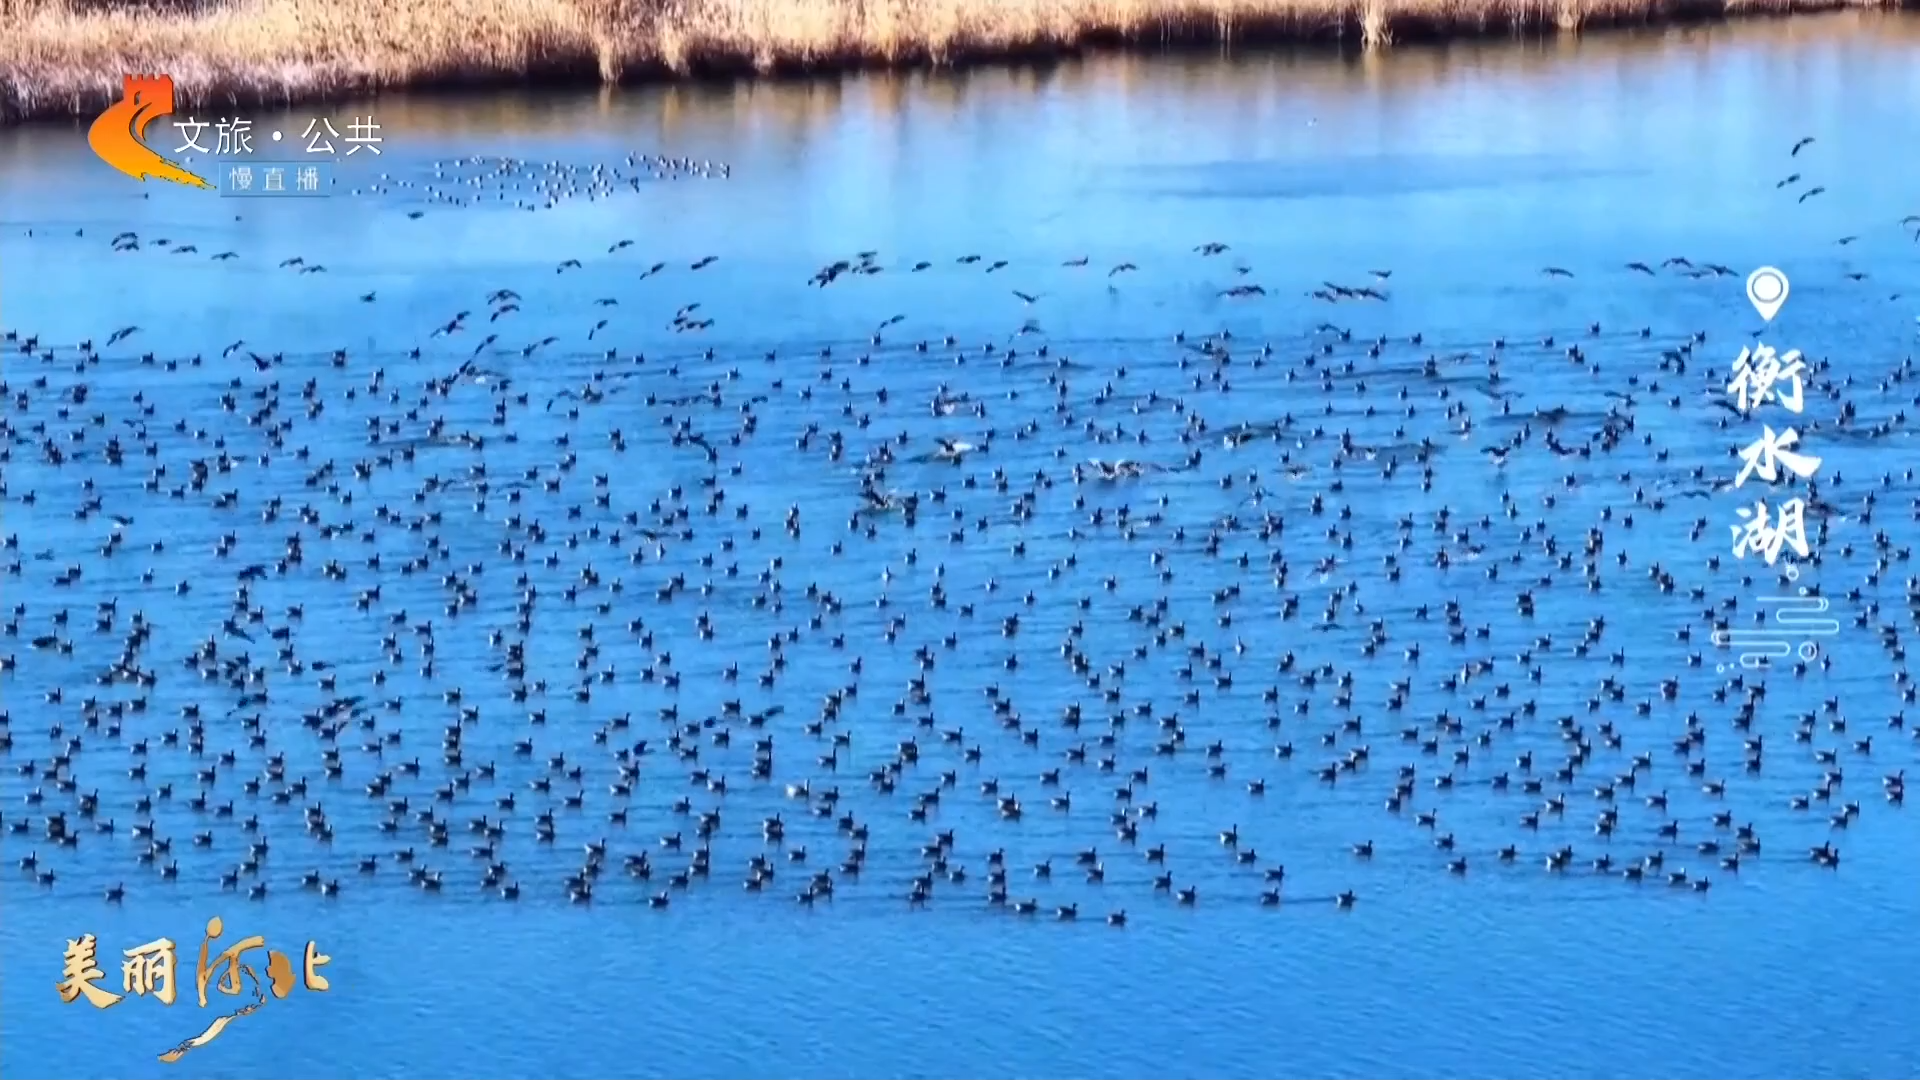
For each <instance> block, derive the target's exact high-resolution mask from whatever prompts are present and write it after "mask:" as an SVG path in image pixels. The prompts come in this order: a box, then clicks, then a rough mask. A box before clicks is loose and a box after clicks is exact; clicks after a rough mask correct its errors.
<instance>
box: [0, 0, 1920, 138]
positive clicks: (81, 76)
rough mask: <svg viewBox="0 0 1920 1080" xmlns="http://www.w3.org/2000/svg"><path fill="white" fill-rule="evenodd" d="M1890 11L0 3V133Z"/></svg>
mask: <svg viewBox="0 0 1920 1080" xmlns="http://www.w3.org/2000/svg"><path fill="white" fill-rule="evenodd" d="M1901 2H1902V0H0V124H5V123H17V122H20V121H22V120H29V119H37V118H56V117H84V116H90V115H92V114H94V113H96V112H98V111H99V110H100V109H102V108H104V107H105V106H106V105H107V104H108V103H110V102H111V101H112V100H113V99H114V98H115V97H117V96H118V93H119V88H120V79H121V76H122V75H123V74H124V73H126V72H130V71H160V72H167V73H170V74H172V75H173V77H174V82H175V86H176V89H177V92H178V95H179V98H180V104H181V107H182V108H185V107H187V106H193V105H201V106H214V105H231V106H243V107H244V106H253V105H275V104H279V105H290V104H295V103H298V102H305V101H314V100H325V99H330V98H338V97H343V96H348V95H354V94H361V93H368V92H372V91H376V90H379V89H382V88H398V87H428V86H444V85H459V84H466V83H502V82H513V81H538V82H562V81H581V82H591V81H600V82H619V81H623V80H638V79H646V78H662V77H667V78H671V77H680V76H687V75H698V74H707V73H743V72H761V73H768V72H784V71H799V70H819V69H830V68H851V67H859V66H875V65H890V66H897V65H914V64H932V65H946V64H956V63H963V62H970V61H978V60H991V59H1009V58H1017V57H1021V56H1031V55H1038V54H1047V53H1057V52H1061V51H1069V50H1072V49H1075V48H1077V47H1082V46H1089V45H1141V46H1160V45H1175V44H1189V43H1197V42H1203V41H1205V42H1246V43H1251V42H1258V41H1288V40H1291V41H1301V40H1316V39H1319V40H1335V41H1341V42H1347V43H1352V44H1365V45H1385V44H1389V43H1391V42H1393V41H1395V40H1402V41H1405V40H1409V39H1421V38H1436V37H1447V36H1455V35H1474V34H1487V33H1528V32H1536V31H1554V30H1574V29H1579V28H1581V27H1591V26H1601V25H1619V24H1623V23H1635V22H1658V21H1670V20H1679V19H1713V18H1721V17H1727V16H1734V15H1743V14H1784V13H1787V12H1790V11H1791V12H1799V11H1811V10H1823V9H1833V8H1844V7H1881V6H1895V5H1897V4H1899V3H1901ZM1904 2H1906V3H1909V4H1910V3H1913V2H1914V0H1904Z"/></svg>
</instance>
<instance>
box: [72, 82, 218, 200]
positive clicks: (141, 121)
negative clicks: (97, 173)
mask: <svg viewBox="0 0 1920 1080" xmlns="http://www.w3.org/2000/svg"><path fill="white" fill-rule="evenodd" d="M172 113H173V76H171V75H129V76H127V77H126V84H125V89H124V90H123V91H122V96H121V98H120V100H119V101H116V102H114V103H113V105H111V106H109V107H108V109H107V111H106V112H103V113H101V114H100V118H99V119H97V120H95V121H94V122H93V126H92V127H91V128H89V129H87V144H88V145H90V146H92V147H93V152H94V153H95V154H97V155H99V157H100V160H101V161H104V162H106V163H107V164H109V165H111V166H113V167H114V168H116V169H119V170H120V171H121V172H123V173H126V174H127V175H128V176H131V177H133V178H134V179H135V180H145V179H146V178H147V177H149V176H152V177H157V178H159V179H161V180H171V181H173V182H174V183H176V184H185V185H187V186H188V187H197V188H211V187H213V185H212V184H209V183H207V182H206V181H205V180H203V179H201V178H200V177H198V176H195V175H194V174H193V173H190V172H188V171H187V170H185V169H183V168H181V167H180V166H178V165H175V164H174V163H173V162H171V161H168V160H167V159H166V158H163V157H161V156H160V155H159V154H157V153H155V152H154V151H153V150H151V149H150V148H148V146H147V141H146V135H147V127H148V125H150V124H152V123H153V122H154V121H155V120H158V119H160V118H161V117H163V116H168V115H171V114H172Z"/></svg>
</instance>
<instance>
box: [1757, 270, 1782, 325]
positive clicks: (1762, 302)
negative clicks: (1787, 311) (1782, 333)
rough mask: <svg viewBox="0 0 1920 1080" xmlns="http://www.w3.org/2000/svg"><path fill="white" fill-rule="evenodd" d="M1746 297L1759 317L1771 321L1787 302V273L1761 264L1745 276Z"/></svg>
mask: <svg viewBox="0 0 1920 1080" xmlns="http://www.w3.org/2000/svg"><path fill="white" fill-rule="evenodd" d="M1747 299H1748V300H1749V301H1751V302H1752V303H1753V310H1755V311H1758V312H1759V313H1760V317H1761V318H1762V319H1765V320H1766V321H1767V322H1772V321H1773V317H1774V316H1775V315H1778V314H1780V308H1781V306H1782V305H1784V304H1785V303H1786V302H1787V275H1785V274H1783V273H1781V272H1780V271H1779V270H1778V269H1776V268H1774V267H1771V266H1763V267H1761V268H1760V269H1758V270H1755V271H1754V272H1753V273H1752V274H1750V275H1748V277H1747Z"/></svg>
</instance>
